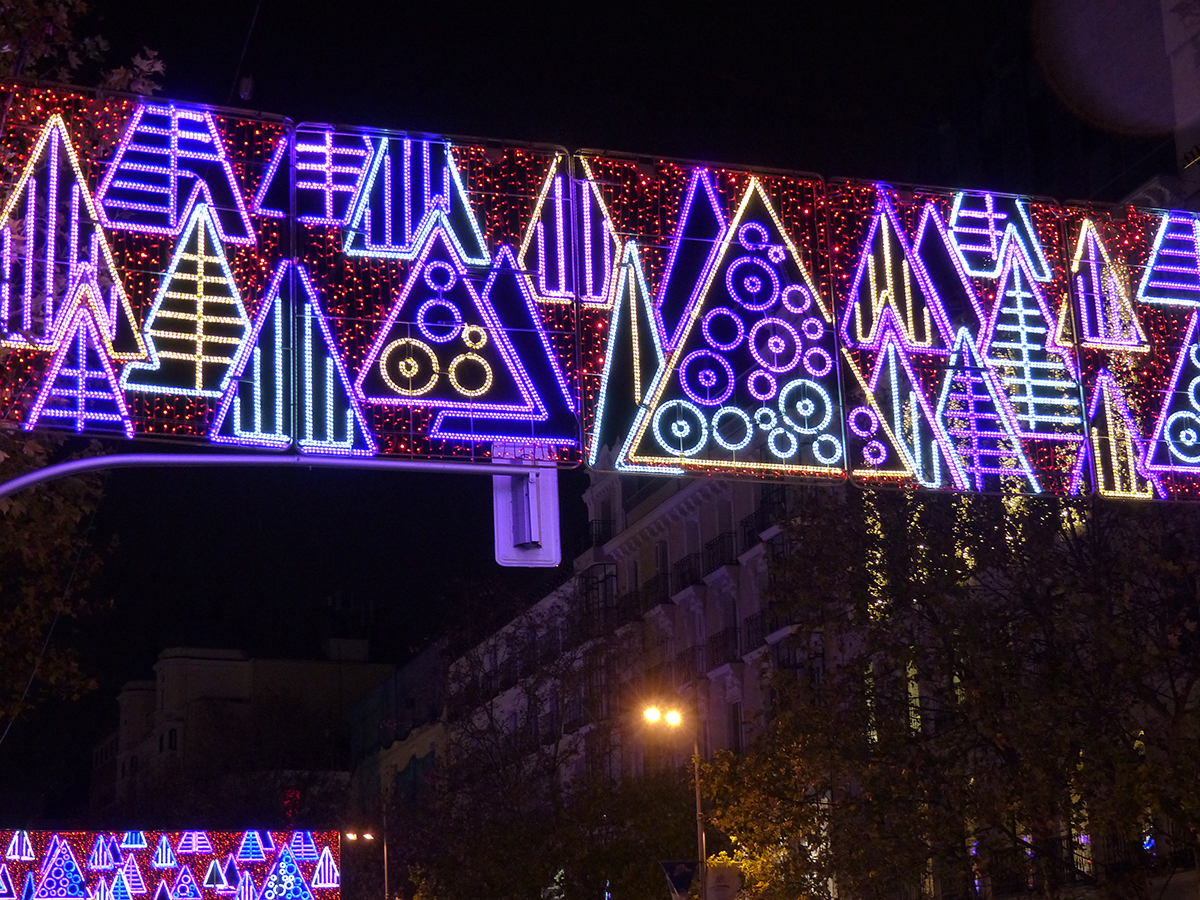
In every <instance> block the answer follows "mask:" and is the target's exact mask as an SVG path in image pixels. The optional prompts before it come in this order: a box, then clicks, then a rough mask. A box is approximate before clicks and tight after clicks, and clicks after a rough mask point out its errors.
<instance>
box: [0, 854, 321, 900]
mask: <svg viewBox="0 0 1200 900" xmlns="http://www.w3.org/2000/svg"><path fill="white" fill-rule="evenodd" d="M331 862H332V860H331ZM318 868H320V867H319V866H318ZM0 900H17V891H16V888H14V887H13V882H12V876H11V875H9V874H8V866H7V865H5V864H4V863H0Z"/></svg>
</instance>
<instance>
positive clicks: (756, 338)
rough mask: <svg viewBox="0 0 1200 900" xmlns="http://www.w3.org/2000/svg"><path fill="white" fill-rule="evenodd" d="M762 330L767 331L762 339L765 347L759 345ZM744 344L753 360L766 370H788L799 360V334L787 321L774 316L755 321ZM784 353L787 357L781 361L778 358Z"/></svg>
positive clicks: (794, 366) (800, 345)
mask: <svg viewBox="0 0 1200 900" xmlns="http://www.w3.org/2000/svg"><path fill="white" fill-rule="evenodd" d="M764 331H769V333H768V334H767V336H766V339H765V341H763V343H764V344H765V347H760V346H759V343H760V338H761V337H762V335H763V332H764ZM789 342H790V343H789ZM746 345H747V346H748V347H749V348H750V355H751V356H753V357H754V361H755V362H756V363H758V364H759V365H760V366H762V367H763V368H764V369H766V370H767V371H768V372H790V371H791V370H792V369H794V368H796V365H797V364H798V363H799V362H800V352H801V347H802V344H801V341H800V335H798V334H797V333H796V329H795V328H793V327H792V326H791V325H790V324H789V323H788V322H785V321H784V320H783V319H779V318H776V317H775V316H768V317H767V318H765V319H760V320H759V321H757V322H755V323H754V327H753V328H751V329H750V334H749V336H748V337H747V339H746ZM784 353H787V354H788V357H789V358H787V361H786V362H782V363H781V362H780V361H779V358H780V357H781V356H783V354H784Z"/></svg>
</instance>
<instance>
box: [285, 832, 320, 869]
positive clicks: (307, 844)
mask: <svg viewBox="0 0 1200 900" xmlns="http://www.w3.org/2000/svg"><path fill="white" fill-rule="evenodd" d="M290 847H291V850H292V856H294V857H295V858H296V862H316V861H317V845H316V842H315V841H314V840H313V836H312V832H311V831H297V832H294V833H293V834H292V843H291V845H290Z"/></svg>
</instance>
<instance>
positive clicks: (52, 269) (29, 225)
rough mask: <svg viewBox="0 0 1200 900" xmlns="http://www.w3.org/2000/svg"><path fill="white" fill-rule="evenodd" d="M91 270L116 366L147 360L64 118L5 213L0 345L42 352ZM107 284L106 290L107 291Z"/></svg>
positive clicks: (55, 122)
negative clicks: (117, 361)
mask: <svg viewBox="0 0 1200 900" xmlns="http://www.w3.org/2000/svg"><path fill="white" fill-rule="evenodd" d="M85 267H86V268H87V269H89V270H90V271H91V273H92V278H93V279H94V280H95V282H96V285H97V287H96V297H95V298H94V301H93V302H95V304H96V306H97V311H98V313H99V312H100V311H102V314H98V315H97V321H98V322H99V323H100V324H101V325H102V326H103V332H104V334H105V336H106V338H107V339H108V341H109V342H111V343H112V345H113V355H114V356H115V357H116V358H117V359H137V358H141V357H144V356H145V355H146V347H145V345H144V344H143V343H142V338H141V333H140V332H139V330H138V327H137V323H136V320H135V318H134V315H133V310H132V309H131V307H130V305H129V298H128V297H127V296H126V294H125V289H124V287H123V286H122V283H121V277H120V272H119V271H118V270H117V265H116V262H115V261H114V260H113V256H112V251H111V249H110V248H109V245H108V240H107V239H106V238H105V236H104V232H103V230H102V229H101V228H100V225H99V216H98V213H97V210H96V205H95V203H94V202H93V200H92V195H91V193H90V192H89V191H88V187H87V180H86V179H85V178H84V176H83V171H82V170H81V169H80V167H79V159H78V157H77V156H76V154H75V149H74V147H73V146H72V144H71V139H70V136H69V135H68V134H67V128H66V125H65V124H64V122H63V120H62V117H61V116H59V115H57V114H56V115H53V116H51V117H50V120H49V121H48V122H47V123H46V125H45V127H44V128H43V129H42V131H41V134H40V135H39V136H38V140H37V142H36V143H35V144H34V147H33V150H32V151H31V152H30V154H29V160H28V162H26V164H25V168H24V169H23V170H22V172H21V177H20V178H19V179H18V180H17V183H16V184H15V185H14V186H13V188H12V190H11V191H10V192H9V195H8V201H7V202H6V203H5V204H4V210H3V212H0V345H3V346H9V347H40V346H41V347H44V346H49V345H51V344H52V343H53V337H54V335H55V334H57V333H58V332H59V323H60V320H61V319H62V318H63V317H64V316H69V314H70V312H71V310H70V308H69V306H70V303H69V300H70V296H69V295H70V294H71V292H72V291H74V290H75V287H76V285H77V284H78V283H79V282H80V281H81V280H83V277H82V273H81V271H80V270H81V269H82V268H85ZM101 285H103V289H101Z"/></svg>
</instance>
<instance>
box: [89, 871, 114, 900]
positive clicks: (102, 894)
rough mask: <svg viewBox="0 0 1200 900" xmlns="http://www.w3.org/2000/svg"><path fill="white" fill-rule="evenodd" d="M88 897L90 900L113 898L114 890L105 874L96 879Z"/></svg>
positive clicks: (110, 899)
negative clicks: (105, 878)
mask: <svg viewBox="0 0 1200 900" xmlns="http://www.w3.org/2000/svg"><path fill="white" fill-rule="evenodd" d="M88 897H89V898H90V900H112V890H111V889H110V888H109V886H108V882H107V881H105V880H104V876H103V875H101V876H100V878H98V879H97V880H96V886H95V888H88Z"/></svg>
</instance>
